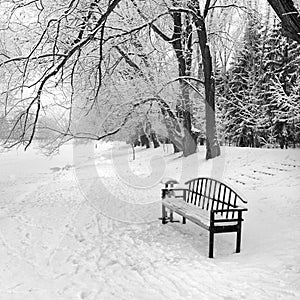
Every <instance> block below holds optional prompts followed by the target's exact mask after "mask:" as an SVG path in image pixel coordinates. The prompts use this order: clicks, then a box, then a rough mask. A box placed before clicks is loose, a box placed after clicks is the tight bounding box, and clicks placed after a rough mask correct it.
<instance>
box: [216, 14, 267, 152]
mask: <svg viewBox="0 0 300 300" xmlns="http://www.w3.org/2000/svg"><path fill="white" fill-rule="evenodd" d="M262 45H263V41H262V25H261V22H260V18H259V17H257V16H255V15H249V16H248V20H247V26H246V29H245V33H244V39H243V42H242V46H241V48H240V49H238V51H236V54H235V56H234V59H233V62H232V67H231V68H230V69H229V71H228V73H227V74H226V75H225V76H224V77H223V79H222V84H221V86H222V88H221V90H219V92H220V94H221V96H223V97H224V98H225V99H226V100H225V101H223V104H221V110H222V111H223V124H224V126H225V128H224V131H225V135H226V138H227V140H228V141H229V143H231V142H233V143H235V144H237V145H239V146H258V139H257V131H258V120H259V119H260V117H261V116H260V114H261V109H260V106H261V99H260V97H259V95H260V93H261V84H260V83H261V72H262V70H261V64H262V52H263V51H262V49H263V46H262Z"/></svg>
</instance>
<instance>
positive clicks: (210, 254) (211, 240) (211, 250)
mask: <svg viewBox="0 0 300 300" xmlns="http://www.w3.org/2000/svg"><path fill="white" fill-rule="evenodd" d="M208 257H209V258H213V257H214V232H213V230H210V231H209V252H208Z"/></svg>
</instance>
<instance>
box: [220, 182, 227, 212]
mask: <svg viewBox="0 0 300 300" xmlns="http://www.w3.org/2000/svg"><path fill="white" fill-rule="evenodd" d="M223 187H224V193H223V200H222V209H224V205H225V199H226V192H227V187H226V186H225V185H223ZM221 216H223V212H221Z"/></svg>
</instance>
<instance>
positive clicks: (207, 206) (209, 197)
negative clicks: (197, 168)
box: [206, 180, 213, 210]
mask: <svg viewBox="0 0 300 300" xmlns="http://www.w3.org/2000/svg"><path fill="white" fill-rule="evenodd" d="M212 184H213V181H212V180H209V189H208V199H207V205H206V210H208V208H209V204H211V200H212V199H211V196H210V193H211V186H212Z"/></svg>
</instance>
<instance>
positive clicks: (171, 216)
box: [170, 210, 173, 222]
mask: <svg viewBox="0 0 300 300" xmlns="http://www.w3.org/2000/svg"><path fill="white" fill-rule="evenodd" d="M170 222H173V211H172V210H170Z"/></svg>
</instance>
